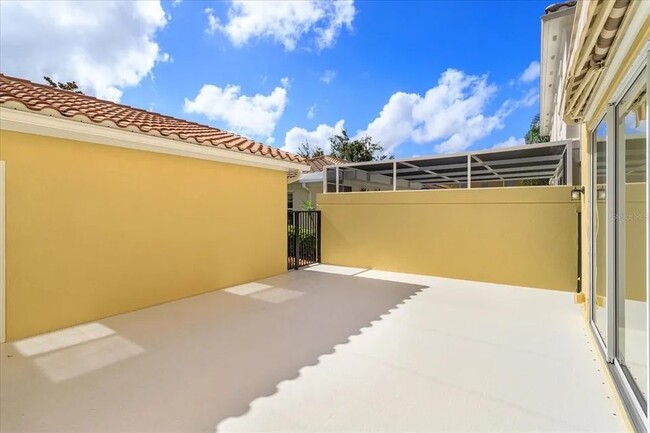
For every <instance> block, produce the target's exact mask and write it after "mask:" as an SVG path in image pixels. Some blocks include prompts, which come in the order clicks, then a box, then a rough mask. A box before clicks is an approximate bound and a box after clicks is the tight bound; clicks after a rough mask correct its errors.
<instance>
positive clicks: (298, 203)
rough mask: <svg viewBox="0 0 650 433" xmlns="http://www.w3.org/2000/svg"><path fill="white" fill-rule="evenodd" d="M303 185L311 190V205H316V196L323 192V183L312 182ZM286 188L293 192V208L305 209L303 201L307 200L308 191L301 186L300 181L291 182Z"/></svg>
mask: <svg viewBox="0 0 650 433" xmlns="http://www.w3.org/2000/svg"><path fill="white" fill-rule="evenodd" d="M304 185H305V186H307V188H309V190H310V191H311V192H312V193H311V200H312V205H313V206H316V204H317V200H318V197H317V196H318V194H320V193H322V192H323V183H322V182H312V183H307V184H304ZM287 190H288V191H290V192H293V210H305V209H304V203H305V202H306V201H307V200H309V191H307V190H306V189H305V188H303V184H301V183H300V182H292V183H290V184H289V185H288V186H287Z"/></svg>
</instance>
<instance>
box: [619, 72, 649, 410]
mask: <svg viewBox="0 0 650 433" xmlns="http://www.w3.org/2000/svg"><path fill="white" fill-rule="evenodd" d="M642 78H645V74H643V75H642ZM646 110H647V92H646V86H645V80H641V79H639V80H637V82H636V83H635V84H634V85H632V87H631V89H630V91H629V92H628V93H627V94H626V95H625V97H624V98H623V100H622V101H621V102H620V103H619V105H618V107H617V121H618V127H617V135H618V140H617V146H618V155H619V157H620V158H622V161H625V169H624V173H618V176H617V177H618V182H621V183H623V182H624V188H623V191H622V194H623V196H624V200H623V202H622V204H621V207H622V208H621V209H620V210H619V211H618V212H617V215H616V217H617V218H616V221H617V224H618V225H619V227H620V231H619V233H620V234H621V236H622V241H623V242H622V243H621V249H622V251H619V272H621V273H622V278H621V284H620V287H618V288H617V291H618V293H617V301H618V302H617V332H618V341H617V358H618V360H619V362H620V364H621V365H622V366H623V370H624V371H625V372H626V376H627V377H628V379H629V380H630V382H632V383H633V388H636V390H637V391H638V392H637V394H638V395H639V397H640V398H641V399H642V401H643V400H647V398H648V389H647V373H648V354H647V350H648V327H647V326H648V325H647V315H648V308H647V302H648V300H647V299H646V272H647V269H648V255H647V251H646V228H647V227H646V221H647V217H648V215H647V207H646V204H647V199H648V195H647V184H646V179H647V178H646V170H647V167H646V155H647V152H648V142H647V134H646V128H647V123H646V121H647V114H648V113H647V111H646ZM622 161H621V162H622ZM643 405H645V403H644V404H643Z"/></svg>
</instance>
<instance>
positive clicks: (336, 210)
mask: <svg viewBox="0 0 650 433" xmlns="http://www.w3.org/2000/svg"><path fill="white" fill-rule="evenodd" d="M318 200H319V208H320V209H321V211H322V236H323V262H324V263H330V264H335V265H344V266H354V267H363V268H374V269H382V270H389V271H396V272H408V273H416V274H425V275H436V276H441V277H449V278H459V279H466V280H475V281H486V282H493V283H501V284H512V285H518V286H527V287H538V288H545V289H554V290H563V291H574V290H575V289H576V274H577V214H576V211H577V210H578V209H579V203H578V202H574V201H571V187H566V186H553V187H551V186H549V187H539V186H538V187H510V188H490V189H455V190H436V191H397V192H366V193H347V194H323V195H320V196H319V198H318Z"/></svg>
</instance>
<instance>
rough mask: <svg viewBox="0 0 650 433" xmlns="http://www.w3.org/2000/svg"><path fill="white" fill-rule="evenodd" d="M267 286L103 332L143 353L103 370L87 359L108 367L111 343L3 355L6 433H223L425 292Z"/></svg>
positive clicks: (305, 283) (314, 280)
mask: <svg viewBox="0 0 650 433" xmlns="http://www.w3.org/2000/svg"><path fill="white" fill-rule="evenodd" d="M258 283H259V284H253V285H244V286H240V287H238V288H234V289H233V290H228V291H216V292H211V293H208V294H204V295H200V296H196V297H193V298H188V299H184V300H181V301H176V302H171V303H168V304H164V305H160V306H157V307H152V308H148V309H145V310H140V311H137V312H133V313H128V314H123V315H120V316H115V317H112V318H108V319H105V320H102V321H100V322H99V323H101V325H103V326H105V327H107V328H109V329H111V330H113V331H115V333H114V334H111V335H112V336H113V337H106V338H115V336H119V338H121V339H122V340H123V341H122V342H121V343H122V344H127V343H128V344H131V345H134V346H136V347H139V348H141V349H142V350H141V351H132V352H133V353H131V352H129V355H130V356H129V357H127V358H125V357H116V358H115V362H102V363H101V364H99V367H97V368H89V367H88V365H87V362H84V360H85V359H90V358H86V357H90V356H91V354H95V355H96V354H97V350H95V348H94V346H93V345H100V346H101V349H100V350H103V351H106V350H108V352H107V353H106V356H109V357H110V349H107V348H110V347H112V346H111V345H107V343H106V341H103V338H100V339H96V340H92V341H88V342H82V343H80V344H78V345H76V346H74V347H67V348H63V349H58V350H55V351H53V352H49V353H46V354H38V355H34V356H31V357H29V356H24V355H22V354H21V353H20V352H19V351H17V350H16V347H15V346H14V345H12V344H4V345H3V347H2V365H1V373H2V375H1V380H2V394H1V398H2V405H1V412H0V418H1V419H2V424H1V425H0V430H2V431H3V432H5V431H6V432H9V431H65V432H82V431H83V432H87V431H93V432H116V431H120V432H121V431H139V432H172V431H173V432H179V431H192V432H198V431H214V429H215V426H216V425H218V424H219V422H220V421H222V420H224V419H226V418H230V417H237V416H240V415H243V414H244V413H246V412H247V411H248V409H249V404H250V403H251V402H252V401H253V400H255V399H257V398H259V397H263V396H268V395H272V394H274V393H275V392H276V390H277V389H276V386H277V385H278V384H279V383H281V382H282V381H285V380H291V379H294V378H296V377H297V376H298V374H299V370H300V369H301V368H303V367H306V366H310V365H315V364H317V363H318V358H319V356H321V355H324V354H327V353H331V352H333V350H334V346H336V345H338V344H342V343H346V342H347V341H348V338H349V337H351V336H353V335H356V334H358V333H359V332H360V330H361V329H362V328H364V327H367V326H370V324H371V322H372V321H374V320H378V319H379V318H380V316H381V315H383V314H386V313H387V312H388V311H389V310H391V309H392V308H394V307H395V306H397V305H398V304H400V303H402V302H403V301H404V300H406V299H407V298H409V297H411V296H412V295H414V294H415V293H416V292H418V291H419V290H420V289H422V288H423V286H416V285H411V284H403V283H396V282H390V281H382V280H373V279H368V278H358V277H354V276H345V275H336V274H332V273H323V272H314V271H295V272H290V273H288V274H285V275H280V276H277V277H273V278H268V279H266V280H262V281H260V282H258ZM102 345H103V346H102ZM57 347H58V346H57ZM102 353H104V352H102ZM54 355H56V356H54ZM44 357H50V358H53V359H56V360H57V361H56V362H57V363H51V364H44V361H43V359H44ZM102 359H103V360H104V361H105V360H106V358H105V357H104V356H102ZM39 360H40V361H39ZM75 362H79V365H80V367H79V369H78V370H76V367H75V366H74V363H75ZM71 363H72V365H71ZM44 365H45V367H44ZM91 367H93V366H91ZM44 368H45V370H44ZM57 369H59V370H57ZM53 377H55V378H58V381H57V380H53V379H52V378H53Z"/></svg>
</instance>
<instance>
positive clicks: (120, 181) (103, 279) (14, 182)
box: [0, 131, 287, 340]
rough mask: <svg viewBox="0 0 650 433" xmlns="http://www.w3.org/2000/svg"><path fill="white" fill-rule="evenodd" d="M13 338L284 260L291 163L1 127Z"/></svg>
mask: <svg viewBox="0 0 650 433" xmlns="http://www.w3.org/2000/svg"><path fill="white" fill-rule="evenodd" d="M0 146H1V147H0V159H2V160H5V161H6V200H7V202H6V205H7V221H6V235H7V238H6V239H7V280H6V281H7V285H6V289H7V292H6V301H7V303H6V305H7V308H6V310H7V311H6V314H7V322H6V323H7V338H8V339H9V340H13V339H18V338H22V337H26V336H30V335H34V334H37V333H42V332H45V331H50V330H53V329H57V328H62V327H67V326H70V325H75V324H78V323H82V322H87V321H92V320H96V319H98V318H102V317H106V316H111V315H114V314H118V313H123V312H127V311H132V310H136V309H140V308H143V307H147V306H150V305H154V304H159V303H162V302H167V301H171V300H174V299H179V298H183V297H187V296H192V295H196V294H200V293H204V292H207V291H211V290H215V289H221V288H224V287H227V286H231V285H235V284H240V283H244V282H248V281H251V280H255V279H259V278H264V277H268V276H271V275H275V274H279V273H282V272H285V271H286V191H287V190H286V188H287V186H286V173H284V172H282V171H273V170H264V169H259V168H253V167H244V166H239V165H231V164H224V163H218V162H211V161H204V160H198V159H191V158H183V157H178V156H170V155H162V154H157V153H151V152H143V151H137V150H128V149H122V148H117V147H111V146H104V145H98V144H90V143H83V142H78V141H69V140H62V139H55V138H48V137H43V136H35V135H27V134H20V133H14V132H8V131H2V132H0Z"/></svg>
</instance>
